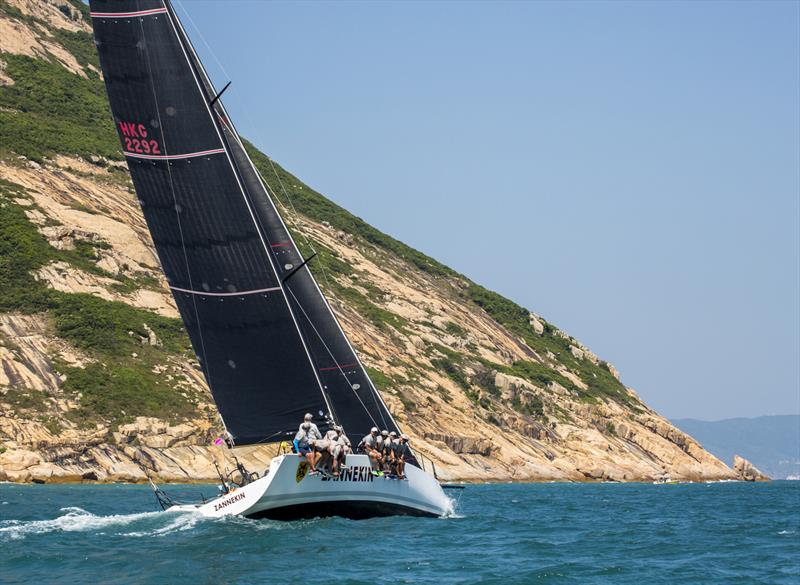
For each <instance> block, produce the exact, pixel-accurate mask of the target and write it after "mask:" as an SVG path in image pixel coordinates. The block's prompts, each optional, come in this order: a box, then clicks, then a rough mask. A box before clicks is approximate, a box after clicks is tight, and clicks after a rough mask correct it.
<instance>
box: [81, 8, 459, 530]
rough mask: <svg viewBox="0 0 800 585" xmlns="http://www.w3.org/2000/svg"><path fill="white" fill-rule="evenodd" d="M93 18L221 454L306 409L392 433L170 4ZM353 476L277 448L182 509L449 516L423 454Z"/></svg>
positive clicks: (291, 431) (128, 155)
mask: <svg viewBox="0 0 800 585" xmlns="http://www.w3.org/2000/svg"><path fill="white" fill-rule="evenodd" d="M90 13H91V17H92V25H93V29H94V38H95V44H96V46H97V51H98V54H99V57H100V64H101V67H102V71H103V76H104V79H105V85H106V90H107V93H108V98H109V102H110V104H111V111H112V113H113V117H114V124H115V126H116V128H117V132H118V134H119V138H120V141H121V144H122V150H123V154H124V156H125V159H126V161H127V164H128V168H129V169H130V174H131V178H132V180H133V184H134V187H135V189H136V194H137V196H138V199H139V204H140V205H141V208H142V212H143V214H144V217H145V220H146V222H147V226H148V228H149V230H150V233H151V235H152V238H153V242H154V244H155V248H156V251H157V253H158V257H159V260H160V262H161V266H162V269H163V271H164V275H165V277H166V281H167V283H168V285H169V288H170V289H171V291H172V294H173V296H174V298H175V303H176V305H177V307H178V310H179V311H180V315H181V318H182V319H183V323H184V324H185V327H186V330H187V332H188V334H189V338H190V339H191V342H192V347H193V349H194V352H195V354H196V355H197V360H198V362H199V364H200V366H201V368H202V371H203V374H204V376H205V379H206V381H207V383H208V386H209V388H210V390H211V393H212V396H213V398H214V401H215V402H216V405H217V407H218V410H219V414H220V417H221V419H222V421H223V424H224V427H225V443H226V444H227V445H228V447H230V448H235V447H239V446H244V445H257V444H267V443H280V442H284V441H291V440H292V439H293V438H294V435H295V432H296V431H297V428H298V426H299V424H300V423H301V422H302V421H303V418H304V415H305V413H307V412H308V413H312V415H313V416H314V422H315V424H316V425H317V426H318V427H319V429H320V431H321V432H322V433H325V431H326V430H328V429H329V428H331V427H332V426H334V425H339V426H341V427H342V428H343V429H344V432H345V433H346V434H347V435H348V436H350V437H361V436H364V435H366V434H368V433H369V432H370V429H371V428H372V427H378V428H380V429H386V430H389V431H395V432H398V433H399V431H400V429H399V427H398V425H397V423H396V421H395V420H394V418H393V417H392V415H391V413H390V412H389V410H388V408H387V407H386V404H385V403H384V401H383V400H382V398H381V396H380V394H379V393H378V391H377V389H376V387H375V385H374V384H373V383H372V380H370V377H369V375H368V374H367V372H366V370H365V368H364V366H363V364H362V363H361V360H360V359H359V357H358V355H357V354H356V352H355V350H354V349H353V347H352V345H351V344H350V341H349V340H348V338H347V336H346V335H345V333H344V331H343V330H342V328H341V326H340V324H339V322H338V321H337V319H336V317H335V315H334V314H333V312H332V310H331V307H330V305H329V304H328V302H327V300H326V298H325V296H324V295H323V294H322V292H321V291H320V288H319V287H318V285H317V283H316V281H315V279H314V276H313V275H312V273H311V269H310V264H309V260H310V259H311V258H304V257H303V256H302V255H301V253H300V251H299V249H298V247H297V245H296V244H295V242H294V240H293V239H292V235H291V233H290V232H289V230H288V229H287V227H286V224H285V223H284V221H283V218H282V217H281V214H280V213H279V211H278V209H277V207H276V205H275V203H274V201H273V197H272V195H271V193H270V191H269V189H268V185H267V184H266V182H265V181H264V180H263V179H262V177H261V176H260V174H259V173H258V171H257V169H256V168H255V166H254V165H253V162H252V161H251V160H250V157H249V156H248V154H247V151H246V150H245V148H244V146H243V144H242V141H241V139H240V137H239V135H238V133H237V131H236V129H235V128H234V126H233V123H232V122H231V119H230V117H229V116H228V113H227V112H226V110H225V107H224V105H223V103H222V100H221V99H220V93H218V92H217V91H216V90H215V88H214V85H213V84H212V82H211V80H210V78H209V76H208V74H207V73H206V71H205V69H204V68H203V65H202V63H201V61H200V59H199V57H198V56H197V53H196V52H195V50H194V47H193V46H192V43H191V42H190V40H189V37H188V35H187V34H186V31H185V30H184V28H183V26H182V24H181V22H180V20H179V18H178V16H177V14H176V12H175V10H174V7H173V6H172V4H171V3H170V2H169V0H91V2H90ZM226 87H227V86H226ZM223 91H224V89H223ZM345 466H346V468H345V469H344V470H343V471H342V473H341V474H339V475H338V476H336V477H334V476H331V475H323V474H314V473H309V470H308V467H309V466H308V463H307V462H305V460H304V459H303V458H302V457H301V456H298V455H297V454H295V453H291V452H287V453H283V454H280V455H278V456H277V457H275V458H273V459H272V460H271V462H270V465H269V467H268V469H266V470H264V471H263V473H260V472H259V471H255V472H250V471H248V470H244V469H242V470H241V471H242V472H243V473H241V474H240V475H239V482H238V484H235V483H231V482H230V481H223V482H222V486H221V488H222V493H221V494H220V495H219V496H218V497H216V498H215V499H213V500H211V501H207V502H204V503H199V504H192V505H190V506H189V507H190V508H191V509H195V510H197V511H199V512H200V513H202V514H206V515H209V516H222V515H230V514H236V515H242V516H247V517H252V518H277V519H295V518H309V517H317V516H331V515H334V516H344V517H349V518H369V517H374V516H386V515H396V514H402V515H415V516H442V515H445V514H447V513H448V512H449V511H450V510H451V506H452V503H451V500H450V498H448V497H447V496H446V495H445V494H444V491H443V490H442V486H441V485H440V484H439V482H438V481H437V480H436V478H435V477H434V476H432V475H431V474H429V473H427V472H426V471H424V470H423V469H422V468H421V467H419V466H418V464H416V459H414V460H413V461H412V462H411V463H409V464H408V465H406V473H405V476H406V479H405V480H397V479H388V478H387V477H386V476H384V477H380V476H376V475H375V474H374V473H373V469H372V466H371V463H370V460H369V457H368V456H367V455H365V454H359V453H351V454H348V455H347V458H346V462H345ZM223 479H224V478H223ZM158 493H159V494H162V492H160V491H159V492H158ZM162 500H163V501H166V502H167V503H169V500H168V499H166V498H162ZM184 507H185V506H184Z"/></svg>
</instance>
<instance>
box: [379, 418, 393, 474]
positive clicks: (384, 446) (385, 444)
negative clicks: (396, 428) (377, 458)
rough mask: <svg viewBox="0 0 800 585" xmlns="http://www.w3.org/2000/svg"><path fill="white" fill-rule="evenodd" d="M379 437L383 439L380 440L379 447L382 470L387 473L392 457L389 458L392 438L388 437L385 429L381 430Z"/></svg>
mask: <svg viewBox="0 0 800 585" xmlns="http://www.w3.org/2000/svg"><path fill="white" fill-rule="evenodd" d="M381 439H383V440H382V441H381V448H380V451H381V458H382V459H383V471H384V472H386V473H388V472H389V471H391V469H390V467H389V466H390V465H391V459H392V458H391V447H392V440H391V438H390V437H389V431H387V430H386V429H384V430H382V431H381Z"/></svg>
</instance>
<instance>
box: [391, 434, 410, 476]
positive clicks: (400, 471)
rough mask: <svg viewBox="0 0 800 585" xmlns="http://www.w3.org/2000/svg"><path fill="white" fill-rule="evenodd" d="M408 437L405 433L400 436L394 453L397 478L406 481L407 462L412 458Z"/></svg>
mask: <svg viewBox="0 0 800 585" xmlns="http://www.w3.org/2000/svg"><path fill="white" fill-rule="evenodd" d="M408 441H409V439H408V435H406V434H405V433H403V434H402V435H400V442H399V443H398V444H397V448H396V449H395V451H394V457H395V466H396V468H397V477H398V478H399V479H405V478H406V476H405V471H406V461H408V460H409V459H410V458H411V447H409V446H408Z"/></svg>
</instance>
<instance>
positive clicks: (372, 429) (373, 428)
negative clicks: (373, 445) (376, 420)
mask: <svg viewBox="0 0 800 585" xmlns="http://www.w3.org/2000/svg"><path fill="white" fill-rule="evenodd" d="M369 432H370V433H379V432H380V431H379V430H378V427H372V428H371V429H370V430H369Z"/></svg>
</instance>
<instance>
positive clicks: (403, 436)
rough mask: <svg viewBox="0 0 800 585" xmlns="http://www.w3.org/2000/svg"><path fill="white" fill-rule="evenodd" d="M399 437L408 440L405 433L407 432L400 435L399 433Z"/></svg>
mask: <svg viewBox="0 0 800 585" xmlns="http://www.w3.org/2000/svg"><path fill="white" fill-rule="evenodd" d="M400 438H401V439H403V440H404V441H408V435H407V434H405V433H403V434H402V435H400Z"/></svg>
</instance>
